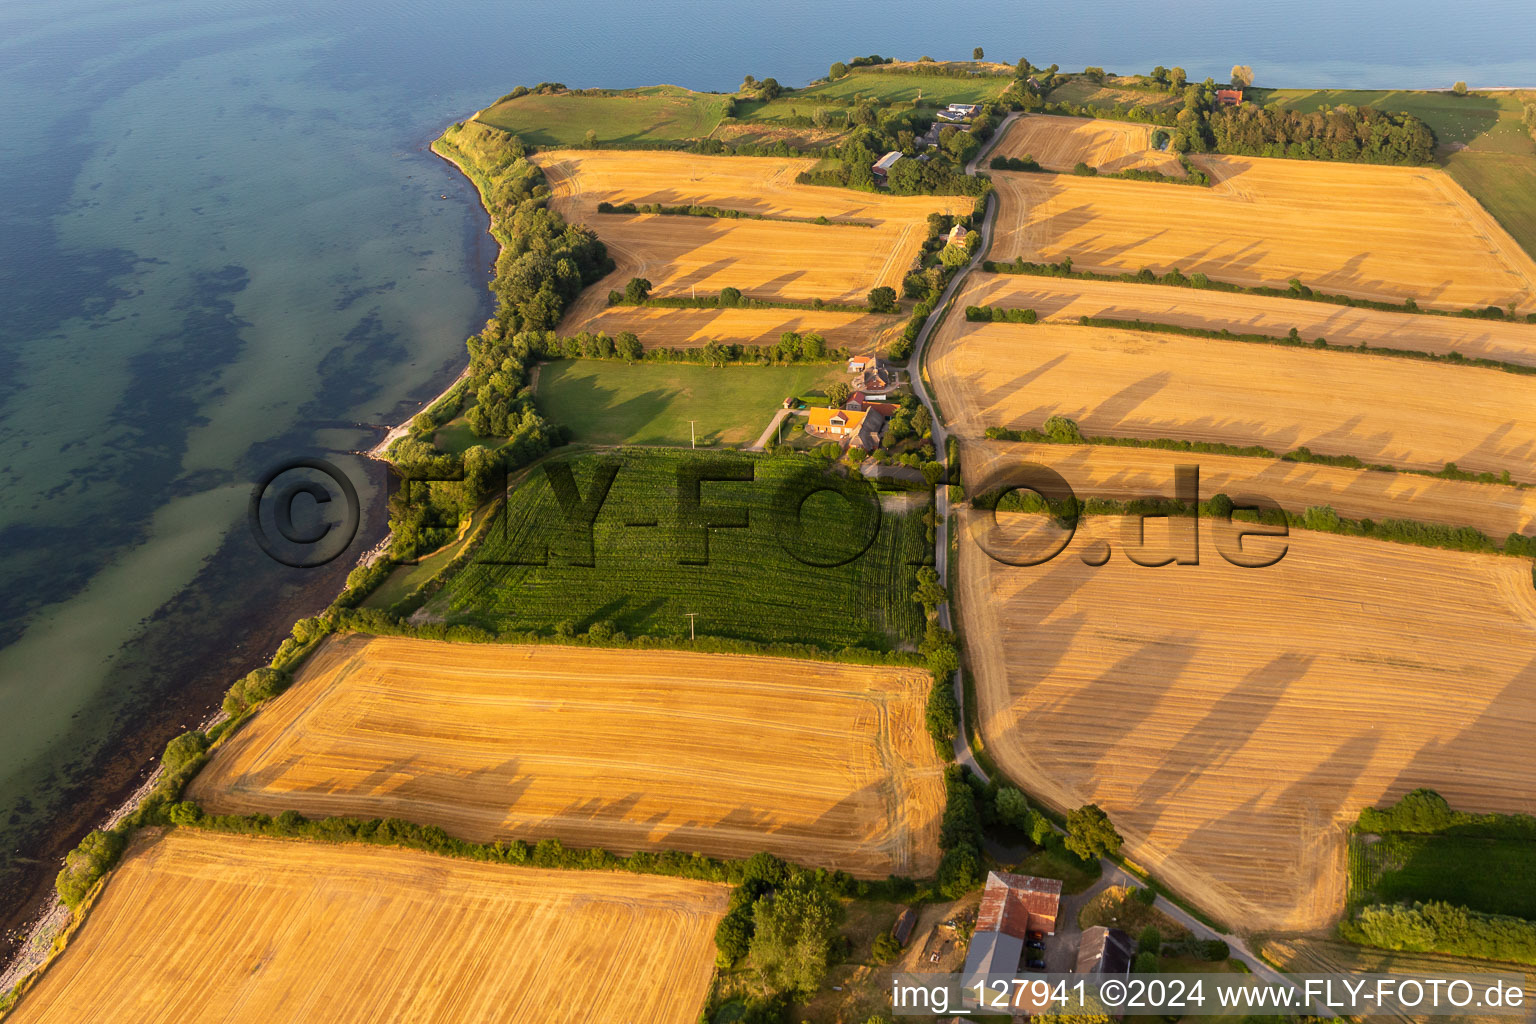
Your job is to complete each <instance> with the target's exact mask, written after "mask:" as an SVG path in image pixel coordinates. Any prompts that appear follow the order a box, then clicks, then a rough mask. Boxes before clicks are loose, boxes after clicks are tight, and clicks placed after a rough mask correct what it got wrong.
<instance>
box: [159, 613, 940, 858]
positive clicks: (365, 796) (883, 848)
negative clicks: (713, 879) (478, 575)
mask: <svg viewBox="0 0 1536 1024" xmlns="http://www.w3.org/2000/svg"><path fill="white" fill-rule="evenodd" d="M928 687H929V677H928V675H927V674H926V673H925V672H921V671H918V670H915V669H909V668H865V667H857V666H845V665H835V664H828V663H822V662H800V661H789V660H784V659H776V658H752V657H742V656H734V655H701V654H688V653H676V652H659V651H658V652H649V651H647V652H641V651H604V650H589V649H583V648H562V647H553V646H503V645H493V644H445V643H436V642H431V641H421V640H406V639H386V638H371V637H363V636H351V637H347V638H343V639H341V640H332V641H329V642H328V643H327V645H326V647H325V648H324V649H323V650H322V651H320V652H318V653H317V654H316V655H314V656H313V657H312V658H311V659H310V661H309V662H308V663H306V666H305V668H304V670H303V671H302V673H301V675H300V678H299V679H298V680H297V681H296V682H295V684H294V685H293V687H292V688H291V689H290V690H289V691H288V692H287V693H285V694H283V695H282V697H280V698H279V699H278V700H276V701H275V702H274V703H273V705H272V706H271V707H270V708H268V709H266V710H265V711H263V712H262V713H261V714H260V715H258V716H257V717H256V719H255V720H254V721H253V722H252V723H251V724H249V725H247V726H246V727H245V728H244V729H242V730H241V731H240V732H239V733H238V734H237V735H236V736H235V737H234V738H233V740H232V741H231V742H230V743H229V744H228V746H227V747H225V748H224V749H223V750H221V751H220V752H219V753H218V754H217V756H215V757H214V759H213V761H212V762H211V763H210V764H209V766H208V767H207V768H206V769H204V771H203V772H202V773H201V774H200V775H199V776H198V777H197V778H196V779H195V780H194V782H193V784H192V786H191V788H190V790H189V793H190V794H191V796H192V798H193V799H197V800H199V801H201V802H203V803H204V805H205V806H206V807H208V808H209V809H210V810H214V811H218V812H243V813H251V812H256V811H264V812H267V813H273V814H275V813H278V812H280V811H282V810H284V809H287V808H295V809H297V810H299V811H301V812H303V813H304V814H306V815H309V816H314V817H320V816H325V815H345V816H350V817H362V818H370V817H376V816H377V817H400V818H405V819H408V820H411V821H417V822H422V823H425V824H435V825H440V826H442V827H443V828H445V829H447V830H448V831H449V832H450V833H452V834H453V835H456V836H461V837H463V838H467V839H475V840H481V841H489V840H494V839H504V838H513V837H516V838H527V839H539V838H544V837H555V838H558V839H560V840H561V841H563V842H565V843H567V844H569V845H572V846H580V847H593V846H599V847H603V848H605V849H609V850H613V851H615V852H619V853H628V852H630V851H633V850H637V849H679V850H687V851H698V852H701V853H708V854H713V855H716V856H723V857H747V856H750V855H751V854H753V853H756V852H758V851H759V850H769V851H771V852H773V853H777V854H779V855H781V856H783V857H785V858H788V859H791V860H794V861H796V862H798V863H803V864H806V865H811V866H822V867H829V868H840V869H843V870H846V871H849V872H852V873H854V874H857V875H860V876H863V877H880V878H883V877H885V876H886V875H887V874H890V873H893V872H894V873H897V874H904V875H910V876H912V877H923V876H926V875H928V874H931V873H932V872H933V870H934V867H935V866H936V863H937V856H938V852H937V834H938V819H939V816H940V814H941V812H942V811H943V802H944V786H943V778H942V765H941V764H940V763H939V761H938V759H937V757H936V755H935V753H934V751H933V743H932V741H931V740H930V739H929V737H928V734H927V732H926V731H925V728H924V724H923V715H924V708H925V706H926V699H927V694H928Z"/></svg>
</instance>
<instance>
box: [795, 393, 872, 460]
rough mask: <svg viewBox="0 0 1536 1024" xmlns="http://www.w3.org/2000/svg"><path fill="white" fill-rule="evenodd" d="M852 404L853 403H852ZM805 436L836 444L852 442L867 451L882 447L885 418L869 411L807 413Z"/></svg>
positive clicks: (813, 410)
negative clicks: (825, 439)
mask: <svg viewBox="0 0 1536 1024" xmlns="http://www.w3.org/2000/svg"><path fill="white" fill-rule="evenodd" d="M850 404H852V403H850ZM805 416H806V424H805V432H806V433H808V434H811V435H813V436H816V437H829V438H833V439H834V440H839V441H840V440H842V439H843V438H848V439H849V443H850V444H852V445H853V446H854V447H856V448H862V449H864V450H865V451H874V450H875V449H876V448H878V447H880V434H881V432H882V431H884V430H885V417H884V416H882V415H880V413H879V412H876V411H874V410H867V409H807V410H806V414H805Z"/></svg>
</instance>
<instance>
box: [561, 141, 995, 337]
mask: <svg viewBox="0 0 1536 1024" xmlns="http://www.w3.org/2000/svg"><path fill="white" fill-rule="evenodd" d="M534 162H535V163H537V164H538V165H539V166H540V167H542V168H543V169H544V173H545V175H546V176H547V177H548V179H549V184H550V188H551V189H552V190H553V191H552V205H553V206H554V208H555V209H557V210H559V211H560V213H562V214H563V215H564V216H565V217H566V218H567V219H568V220H571V221H575V222H579V223H584V224H587V225H588V226H590V227H591V228H592V229H593V230H594V231H596V232H597V234H598V237H599V238H601V239H602V240H603V241H604V242H605V243H607V245H608V249H609V252H610V253H611V255H612V256H613V258H614V260H615V261H616V262H617V263H618V268H617V269H616V270H615V271H614V272H613V273H612V274H610V275H609V276H608V277H606V278H604V279H603V280H602V281H599V282H597V283H596V284H594V285H592V286H591V287H589V288H588V289H587V290H586V291H585V292H584V293H583V294H582V296H581V298H579V299H578V300H577V301H576V303H574V304H573V305H572V307H571V309H570V310H568V311H567V313H566V318H565V320H564V321H563V322H562V324H561V329H562V330H564V331H566V332H568V333H569V332H573V331H577V330H584V329H587V322H588V321H589V320H590V319H591V318H593V317H594V316H596V315H597V314H598V313H600V312H601V311H602V310H603V309H604V307H605V306H606V304H607V301H608V292H609V291H610V290H612V289H614V288H622V287H623V286H624V282H626V281H627V280H629V278H631V277H635V276H641V277H644V278H646V279H647V280H649V281H650V282H651V284H652V286H653V289H652V294H653V295H656V296H658V297H664V296H680V295H691V294H693V293H694V292H695V291H697V293H699V294H704V295H707V294H714V293H716V292H718V291H720V289H722V288H725V287H732V288H738V289H740V290H741V291H742V293H743V294H745V295H747V296H748V297H749V298H758V299H771V300H794V301H800V300H811V299H822V300H825V301H827V302H839V303H862V302H864V301H865V299H866V297H867V296H868V294H869V290H870V289H871V288H874V287H876V286H878V285H889V286H891V287H893V288H897V289H898V290H899V289H900V286H901V279H902V276H903V275H905V274H906V272H907V271H908V270H909V269H911V266H912V262H913V260H914V259H915V257H916V256H917V253H918V251H919V249H920V248H921V246H922V242H923V239H924V238H926V237H927V232H928V225H927V219H928V215H929V214H930V213H935V212H939V213H970V212H971V209H972V207H973V206H974V200H972V199H970V198H967V197H954V196H890V195H876V194H873V193H864V192H857V191H854V190H852V189H845V188H825V187H820V186H814V185H797V184H795V175H797V174H798V173H799V172H801V171H803V170H807V169H809V168H810V167H811V166H812V165H813V164H814V163H815V161H814V160H810V159H792V158H788V157H744V156H698V155H696V154H693V153H671V152H633V151H601V150H554V151H546V152H543V153H540V154H538V155H537V156H536V157H534ZM600 202H610V203H614V204H615V205H620V204H623V203H661V204H662V205H664V206H682V205H688V204H698V205H701V206H717V207H721V208H724V209H732V210H741V211H743V212H745V213H753V214H761V215H763V216H765V217H795V218H809V219H814V218H817V217H826V218H827V219H828V220H829V221H831V222H833V223H830V224H809V223H800V222H792V221H782V220H750V219H742V220H731V219H716V218H711V217H687V216H678V215H672V214H617V213H598V212H597V204H598V203H600ZM839 222H842V223H839ZM849 222H853V223H849ZM860 224H862V225H866V226H858V225H860Z"/></svg>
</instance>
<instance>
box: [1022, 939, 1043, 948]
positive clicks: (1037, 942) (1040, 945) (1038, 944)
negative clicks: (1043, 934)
mask: <svg viewBox="0 0 1536 1024" xmlns="http://www.w3.org/2000/svg"><path fill="white" fill-rule="evenodd" d="M1025 945H1026V946H1028V947H1029V948H1030V949H1044V948H1045V943H1043V942H1041V941H1040V940H1039V939H1030V940H1029V941H1028V942H1026V943H1025Z"/></svg>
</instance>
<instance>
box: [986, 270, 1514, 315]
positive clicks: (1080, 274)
mask: <svg viewBox="0 0 1536 1024" xmlns="http://www.w3.org/2000/svg"><path fill="white" fill-rule="evenodd" d="M982 269H983V270H985V271H986V272H987V273H989V274H1029V275H1032V276H1035V277H1068V278H1073V279H1076V280H1083V281H1125V282H1129V283H1136V284H1162V285H1170V286H1172V287H1175V288H1201V289H1206V290H1209V291H1218V292H1240V293H1243V294H1247V295H1264V296H1268V297H1270V298H1285V299H1306V300H1308V301H1310V302H1326V303H1329V304H1331V305H1335V306H1358V307H1359V308H1361V309H1380V310H1385V311H1387V312H1392V313H1423V314H1426V315H1432V316H1460V317H1470V318H1473V319H1479V320H1504V319H1507V318H1508V317H1509V314H1507V313H1506V312H1505V311H1504V310H1503V309H1502V308H1500V307H1499V306H1482V307H1469V308H1467V309H1462V310H1456V311H1451V310H1444V309H1423V308H1421V307H1420V306H1419V304H1418V303H1417V302H1415V301H1414V300H1413V299H1407V300H1405V301H1403V302H1383V301H1380V300H1377V299H1360V298H1355V297H1354V296H1351V295H1333V294H1330V293H1328V292H1319V291H1314V290H1313V289H1312V288H1311V287H1309V286H1307V285H1305V284H1302V283H1301V280H1300V279H1299V278H1292V279H1291V283H1290V287H1289V288H1272V287H1270V286H1268V285H1251V286H1248V285H1240V284H1233V283H1232V282H1230V281H1216V280H1212V279H1211V278H1209V277H1207V276H1206V275H1205V274H1199V273H1196V274H1189V275H1187V276H1186V275H1185V274H1184V273H1183V272H1182V271H1181V270H1179V268H1177V267H1175V268H1173V269H1172V270H1170V271H1169V272H1168V273H1166V274H1158V273H1156V272H1155V271H1153V270H1151V269H1150V268H1148V267H1143V268H1142V269H1141V270H1139V271H1137V272H1136V273H1134V274H1131V273H1124V274H1099V273H1095V272H1093V271H1090V270H1073V269H1072V259H1071V257H1067V258H1066V259H1064V260H1062V261H1060V262H1059V263H1031V262H1029V261H1027V260H1025V259H1024V257H1022V256H1020V257H1018V258H1017V259H1015V260H1013V261H1012V262H999V261H996V260H984V261H983V262H982ZM1525 321H1526V323H1533V324H1536V313H1527V314H1526V316H1525Z"/></svg>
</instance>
